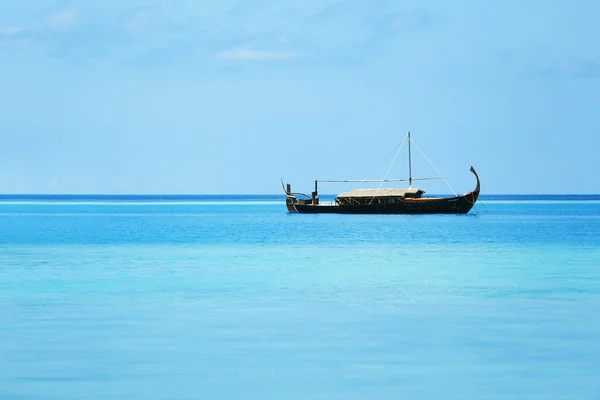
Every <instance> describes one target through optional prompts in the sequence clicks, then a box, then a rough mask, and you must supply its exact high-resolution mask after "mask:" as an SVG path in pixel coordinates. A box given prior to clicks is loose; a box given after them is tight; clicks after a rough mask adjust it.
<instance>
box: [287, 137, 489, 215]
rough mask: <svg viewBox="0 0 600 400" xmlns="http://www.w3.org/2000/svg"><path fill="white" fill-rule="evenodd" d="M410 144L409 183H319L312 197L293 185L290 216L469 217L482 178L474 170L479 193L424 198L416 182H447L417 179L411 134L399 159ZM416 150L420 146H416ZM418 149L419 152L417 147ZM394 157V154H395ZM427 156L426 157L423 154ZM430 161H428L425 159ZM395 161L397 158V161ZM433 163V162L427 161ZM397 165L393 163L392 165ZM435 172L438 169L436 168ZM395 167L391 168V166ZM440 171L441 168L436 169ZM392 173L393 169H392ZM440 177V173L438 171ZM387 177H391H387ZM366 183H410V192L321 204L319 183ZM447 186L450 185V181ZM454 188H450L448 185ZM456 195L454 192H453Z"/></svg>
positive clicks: (364, 194) (354, 193) (360, 194)
mask: <svg viewBox="0 0 600 400" xmlns="http://www.w3.org/2000/svg"><path fill="white" fill-rule="evenodd" d="M405 142H406V143H407V144H408V179H385V178H384V179H378V180H315V181H314V182H315V189H314V191H313V192H312V194H311V195H310V196H308V195H306V194H304V193H295V192H292V188H291V185H290V184H287V185H285V186H284V184H283V180H282V182H281V184H282V186H284V187H283V190H284V191H285V193H286V198H285V203H286V206H287V210H288V211H289V212H290V213H300V214H317V213H329V214H466V213H468V212H469V211H470V210H471V209H472V208H473V206H474V205H475V202H477V198H478V197H479V191H480V186H481V185H480V182H479V176H478V175H477V172H476V171H475V169H474V168H473V167H471V172H472V173H473V175H475V179H476V180H477V186H476V187H475V190H473V191H472V192H469V193H467V194H464V195H457V194H456V193H454V196H452V197H424V196H423V194H425V191H424V190H422V189H418V188H413V187H412V183H413V181H420V180H430V179H444V180H445V178H444V177H443V176H441V174H440V177H435V178H413V177H412V158H411V143H413V144H414V142H412V140H411V137H410V132H408V134H407V136H406V137H405V138H404V140H403V141H402V143H400V144H399V145H398V146H397V152H396V157H397V156H398V153H399V152H400V150H401V148H402V146H403V144H404V143H405ZM415 146H416V145H415ZM417 149H419V148H418V147H417ZM419 151H420V149H419ZM392 153H394V152H392ZM423 155H424V154H423ZM425 158H426V159H427V157H426V156H425ZM394 159H395V158H394ZM427 160H428V161H429V159H427ZM392 163H393V162H392ZM432 166H433V167H434V168H435V166H434V165H433V164H432ZM390 167H391V166H390ZM435 169H436V171H438V170H437V168H435ZM388 171H389V169H388ZM438 173H439V171H438ZM386 175H387V174H386ZM324 182H327V183H365V182H379V183H380V186H381V184H383V183H385V182H408V188H397V189H396V188H381V187H380V188H376V189H354V190H350V191H348V192H343V193H340V194H338V195H337V196H336V198H335V201H334V202H331V203H330V204H321V203H320V202H319V193H318V184H319V183H324ZM446 183H447V181H446ZM448 186H450V185H448ZM452 191H453V192H454V190H452Z"/></svg>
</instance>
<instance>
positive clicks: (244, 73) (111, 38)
mask: <svg viewBox="0 0 600 400" xmlns="http://www.w3.org/2000/svg"><path fill="white" fill-rule="evenodd" d="M597 15H600V3H598V2H595V1H586V0H580V1H577V2H566V1H553V2H550V1H538V0H529V1H515V0H507V1H488V2H482V1H474V0H473V1H452V2H450V1H442V0H439V1H392V0H378V1H376V0H368V1H367V0H347V1H331V0H304V1H291V0H243V1H241V0H229V1H219V2H214V1H210V2H208V1H198V0H196V1H184V0H180V1H176V0H172V1H168V0H163V1H151V0H144V1H141V0H134V1H127V2H124V1H112V0H85V1H83V0H81V1H61V2H53V1H40V0H22V1H3V2H1V3H0V89H1V93H2V96H1V97H0V170H1V171H2V172H1V173H0V191H1V192H4V193H278V192H279V190H280V183H279V179H280V177H282V176H283V177H284V179H286V180H287V181H289V182H291V183H292V185H293V187H294V189H298V190H303V191H309V190H310V188H311V180H313V179H315V178H319V179H363V178H382V177H383V175H384V174H385V172H386V170H387V168H388V165H389V164H386V163H385V162H382V161H383V160H384V158H385V157H386V156H387V155H388V154H389V152H390V151H391V150H392V149H393V148H394V147H395V146H396V145H397V144H398V143H399V142H400V141H401V140H402V138H403V137H404V135H405V134H406V131H408V130H411V132H412V133H413V139H414V140H415V142H416V143H417V144H418V145H419V147H420V148H421V149H422V150H423V151H424V152H425V154H426V155H427V156H428V157H429V158H430V159H431V160H432V161H433V162H434V164H435V165H436V166H437V167H438V168H439V169H440V170H441V171H442V173H443V174H444V175H445V176H446V177H448V179H449V181H450V184H451V185H452V187H453V188H454V189H455V190H456V191H457V192H467V191H469V190H471V189H472V187H473V185H474V180H473V177H472V176H471V174H470V173H469V171H468V169H469V167H470V166H471V165H473V166H475V168H476V169H477V170H478V172H479V173H480V175H481V178H482V181H483V191H484V192H485V193H600V178H598V175H597V171H598V166H599V165H600V162H598V161H597V158H598V154H600V151H599V150H598V149H599V147H600V139H599V138H600V135H599V133H600V118H598V113H597V111H596V110H597V108H598V104H600V46H599V45H598V41H597V38H598V37H600V28H599V25H598V22H597ZM413 171H414V175H421V176H423V175H425V176H430V175H432V174H434V175H435V171H434V170H433V169H432V168H431V167H430V166H429V165H428V163H427V162H426V161H424V159H423V158H422V157H420V156H419V154H418V152H417V153H416V155H415V161H414V168H413ZM405 175H406V163H405V162H404V164H403V163H402V161H401V158H400V157H399V158H398V160H397V161H396V164H394V166H393V168H392V170H391V172H390V174H389V175H388V177H404V176H405ZM420 186H422V187H423V188H424V189H426V190H427V192H429V193H440V192H443V193H445V192H448V190H447V189H446V186H445V185H444V184H443V182H441V183H440V182H428V183H426V184H425V183H423V184H422V185H420ZM342 189H345V187H336V186H331V187H324V188H322V191H323V192H327V193H335V192H337V191H338V190H342Z"/></svg>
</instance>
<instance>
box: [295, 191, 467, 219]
mask: <svg viewBox="0 0 600 400" xmlns="http://www.w3.org/2000/svg"><path fill="white" fill-rule="evenodd" d="M477 197H478V193H474V192H472V193H468V194H466V195H464V196H456V197H450V198H433V199H432V198H422V199H414V200H404V201H402V202H398V203H394V204H364V205H344V206H341V205H337V204H319V205H312V204H293V203H291V201H288V204H287V206H288V211H289V212H292V213H299V214H467V213H468V212H469V211H471V209H472V208H473V206H474V205H475V202H476V201H477Z"/></svg>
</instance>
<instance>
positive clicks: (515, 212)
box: [0, 196, 600, 399]
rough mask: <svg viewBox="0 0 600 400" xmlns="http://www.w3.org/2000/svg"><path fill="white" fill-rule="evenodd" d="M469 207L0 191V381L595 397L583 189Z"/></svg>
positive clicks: (235, 393) (292, 394)
mask: <svg viewBox="0 0 600 400" xmlns="http://www.w3.org/2000/svg"><path fill="white" fill-rule="evenodd" d="M578 199H579V198H578ZM477 210H478V211H479V213H478V214H474V213H473V214H470V215H466V216H352V215H347V216H343V215H290V214H287V213H286V211H285V206H284V204H283V202H282V201H280V200H276V199H274V198H268V197H265V198H257V197H243V196H237V197H230V198H228V197H223V196H221V197H214V198H211V197H205V198H162V199H157V198H141V197H135V196H133V197H129V198H113V199H111V198H99V199H98V198H96V199H94V198H79V199H73V198H60V197H53V198H43V197H41V198H14V197H12V198H4V199H3V200H2V201H0V399H600V201H597V200H589V199H587V198H585V200H573V198H570V199H567V200H564V199H561V200H547V199H544V198H537V199H535V200H527V201H522V200H521V199H520V198H514V199H512V200H511V199H510V198H506V199H503V200H497V199H496V200H489V199H487V200H483V201H481V202H479V203H478V206H477Z"/></svg>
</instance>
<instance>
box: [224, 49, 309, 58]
mask: <svg viewBox="0 0 600 400" xmlns="http://www.w3.org/2000/svg"><path fill="white" fill-rule="evenodd" d="M296 56H297V55H296V54H295V53H292V52H287V51H263V50H255V49H252V48H249V47H236V48H233V49H231V50H227V51H224V52H222V53H219V54H217V56H216V58H218V59H221V60H238V61H268V60H287V59H291V58H295V57H296Z"/></svg>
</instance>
